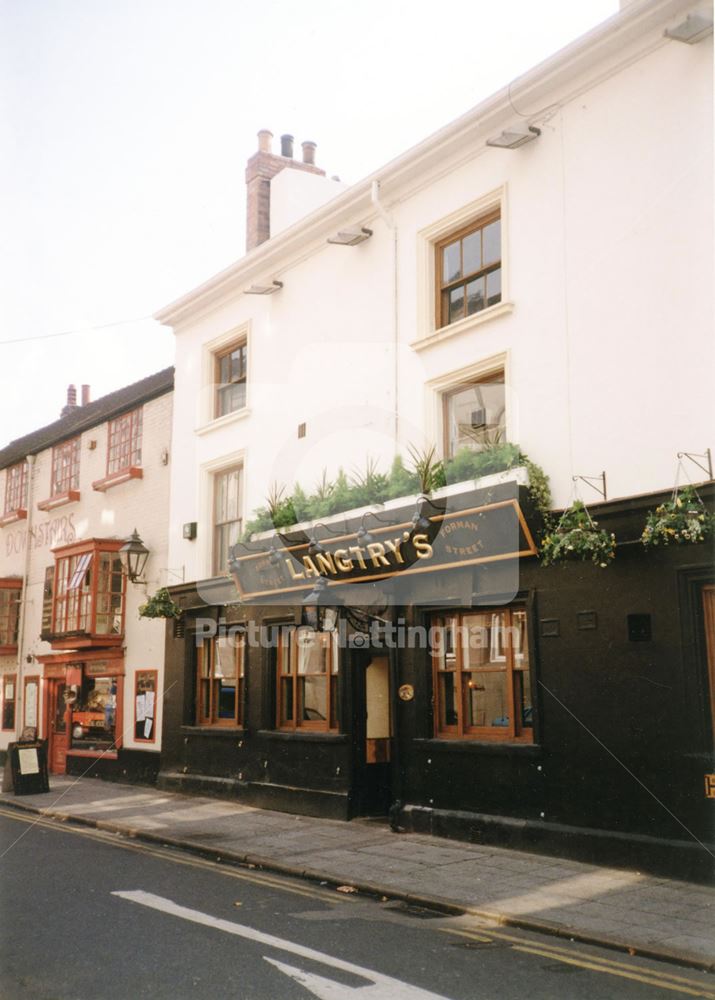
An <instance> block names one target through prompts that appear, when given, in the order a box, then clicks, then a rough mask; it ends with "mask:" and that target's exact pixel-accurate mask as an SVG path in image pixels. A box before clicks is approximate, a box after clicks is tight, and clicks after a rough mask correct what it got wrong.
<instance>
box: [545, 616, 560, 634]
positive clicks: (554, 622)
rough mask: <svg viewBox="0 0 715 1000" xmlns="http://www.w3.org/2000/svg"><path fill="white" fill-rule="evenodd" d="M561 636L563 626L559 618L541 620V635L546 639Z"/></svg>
mask: <svg viewBox="0 0 715 1000" xmlns="http://www.w3.org/2000/svg"><path fill="white" fill-rule="evenodd" d="M560 634H561V624H560V622H559V619H558V618H542V619H541V635H542V636H543V637H544V638H545V639H554V638H556V637H557V636H559V635H560Z"/></svg>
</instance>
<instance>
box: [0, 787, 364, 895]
mask: <svg viewBox="0 0 715 1000" xmlns="http://www.w3.org/2000/svg"><path fill="white" fill-rule="evenodd" d="M0 816H7V817H8V818H9V819H14V820H18V821H19V822H21V823H28V824H30V825H31V826H40V827H45V828H48V829H52V830H60V831H61V832H62V833H70V834H74V835H78V836H80V837H89V838H90V839H91V840H96V841H99V842H100V843H102V844H108V845H110V846H111V847H121V848H122V849H123V850H127V851H138V852H140V853H141V854H149V855H150V856H151V857H155V858H160V859H161V860H162V861H171V862H173V864H176V865H186V866H187V867H189V868H202V869H204V870H205V871H210V872H212V873H213V874H219V875H224V876H226V877H227V878H235V879H240V880H241V881H244V882H252V883H254V884H255V885H261V886H264V887H266V888H269V889H278V890H280V891H281V892H288V893H292V894H293V895H294V896H304V897H306V898H309V899H313V900H316V899H317V900H319V901H320V902H323V903H332V904H333V905H336V904H338V903H355V902H357V900H356V899H355V898H354V897H352V896H350V895H340V896H336V895H335V893H334V892H330V890H328V889H320V888H317V887H316V888H313V887H312V886H311V885H310V884H309V883H306V884H305V885H299V886H298V885H291V884H290V882H289V881H288V879H289V878H290V876H286V877H285V879H284V878H282V877H281V876H280V875H270V874H267V873H265V872H257V871H246V870H245V869H241V868H234V867H228V866H227V865H222V864H220V863H217V862H216V861H208V860H206V859H204V858H193V857H182V856H180V855H178V854H177V853H176V852H174V851H172V850H171V849H164V848H161V847H153V846H151V845H149V844H146V843H142V842H140V841H131V840H127V839H126V838H122V839H121V840H120V839H118V838H117V835H116V834H115V833H111V832H109V831H104V830H95V829H92V828H91V827H87V828H84V829H83V828H81V827H76V826H65V825H64V824H63V823H62V821H61V820H60V821H58V820H53V819H49V818H47V817H44V816H41V815H34V814H26V813H25V814H23V813H21V812H19V811H16V810H14V809H4V808H2V807H0Z"/></svg>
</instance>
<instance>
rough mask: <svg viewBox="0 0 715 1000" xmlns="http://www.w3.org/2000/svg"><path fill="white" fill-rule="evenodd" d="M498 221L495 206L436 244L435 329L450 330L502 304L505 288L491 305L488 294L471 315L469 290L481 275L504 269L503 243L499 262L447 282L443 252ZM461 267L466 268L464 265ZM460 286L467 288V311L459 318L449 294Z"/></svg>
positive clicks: (500, 215) (483, 266)
mask: <svg viewBox="0 0 715 1000" xmlns="http://www.w3.org/2000/svg"><path fill="white" fill-rule="evenodd" d="M497 221H499V222H501V221H502V213H501V206H500V207H498V208H494V209H492V210H491V211H489V212H487V213H486V214H484V215H480V216H479V217H478V218H476V219H472V220H471V221H470V222H468V223H467V224H466V225H464V226H462V227H461V228H459V229H454V230H452V231H451V232H450V233H448V234H447V235H446V236H443V237H441V238H440V239H439V240H438V241H437V242H436V243H435V244H434V253H435V269H434V274H435V329H436V330H437V331H439V330H443V329H446V328H447V327H449V326H452V325H453V324H454V323H458V322H460V320H463V319H467V318H472V317H474V316H478V315H480V314H481V313H483V312H486V310H487V309H490V308H492V307H493V306H496V305H499V303H500V302H502V301H503V292H502V291H501V290H500V292H499V299H498V301H497V302H493V303H492V304H491V306H490V305H488V304H487V301H486V296H485V305H484V308H483V309H480V310H478V312H475V313H470V314H469V317H468V314H467V293H466V289H467V285H468V284H469V283H470V282H471V281H475V280H478V279H479V278H481V277H486V275H487V274H491V273H492V272H494V271H496V270H503V260H504V254H503V248H502V247H501V246H500V254H499V259H498V260H497V261H490V263H489V264H482V266H481V267H479V268H478V269H477V270H476V271H470V272H469V274H467V275H465V274H462V276H461V277H460V278H455V279H454V280H453V281H448V282H445V281H443V269H442V251H443V250H444V248H445V247H447V246H449V245H450V244H451V243H455V242H456V241H457V240H459V241H460V244H463V241H464V239H465V238H466V237H467V236H471V235H472V233H476V232H479V231H481V230H482V229H485V228H486V227H487V226H488V225H490V224H491V223H492V222H497ZM500 243H501V240H500ZM460 257H461V259H462V261H463V260H464V253H463V246H461V247H460ZM461 270H463V268H462V269H461ZM460 286H462V287H463V289H464V306H463V313H462V315H461V316H460V317H457V318H455V319H450V318H449V293H450V292H451V291H453V290H454V289H455V288H459V287H460Z"/></svg>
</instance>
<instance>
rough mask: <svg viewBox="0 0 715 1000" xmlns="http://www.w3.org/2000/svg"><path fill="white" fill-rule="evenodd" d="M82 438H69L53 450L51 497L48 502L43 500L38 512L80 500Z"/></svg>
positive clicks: (38, 506)
mask: <svg viewBox="0 0 715 1000" xmlns="http://www.w3.org/2000/svg"><path fill="white" fill-rule="evenodd" d="M81 446H82V439H81V437H79V436H78V437H73V438H68V440H67V441H63V442H62V443H61V444H57V445H55V446H54V448H53V449H52V471H51V476H50V495H49V497H48V499H47V500H41V501H40V502H39V503H38V505H37V509H38V510H53V509H54V508H55V507H60V506H61V505H62V504H65V503H72V502H74V501H76V500H79V466H80V454H81Z"/></svg>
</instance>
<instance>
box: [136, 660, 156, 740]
mask: <svg viewBox="0 0 715 1000" xmlns="http://www.w3.org/2000/svg"><path fill="white" fill-rule="evenodd" d="M149 676H151V678H152V681H151V683H152V684H153V685H154V687H153V691H154V714H153V716H151V718H152V723H153V724H152V729H151V736H137V725H138V720H137V698H138V697H139V695H140V694H143V693H144V692H142V691H139V680H140V678H146V677H149ZM158 695H159V671H158V670H137V671H136V672H135V674H134V707H133V718H134V740H135V742H136V743H156V731H157V717H158V715H159V697H158Z"/></svg>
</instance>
